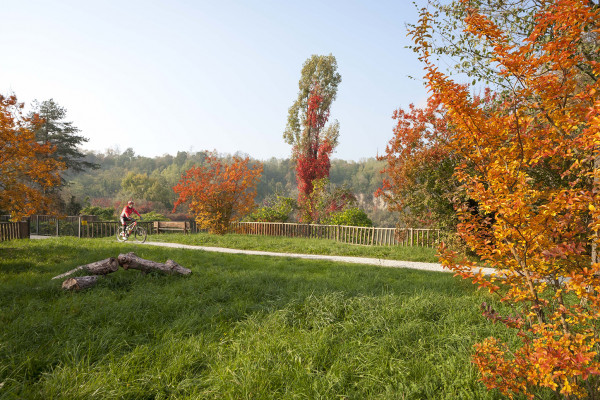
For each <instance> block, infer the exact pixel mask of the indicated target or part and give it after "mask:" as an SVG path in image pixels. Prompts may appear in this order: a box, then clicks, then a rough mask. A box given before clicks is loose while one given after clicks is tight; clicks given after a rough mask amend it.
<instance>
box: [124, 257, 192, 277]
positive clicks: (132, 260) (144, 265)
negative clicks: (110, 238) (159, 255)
mask: <svg viewBox="0 0 600 400" xmlns="http://www.w3.org/2000/svg"><path fill="white" fill-rule="evenodd" d="M118 260H119V265H121V266H122V267H123V269H130V268H131V269H137V270H140V271H142V272H144V273H148V272H151V271H160V272H164V273H167V274H180V275H189V274H191V273H192V271H191V270H190V269H187V268H184V267H182V266H181V265H179V264H177V263H176V262H175V261H173V260H167V262H166V263H164V264H163V263H158V262H155V261H151V260H145V259H143V258H140V257H138V256H136V255H135V254H134V253H127V254H119V257H118Z"/></svg>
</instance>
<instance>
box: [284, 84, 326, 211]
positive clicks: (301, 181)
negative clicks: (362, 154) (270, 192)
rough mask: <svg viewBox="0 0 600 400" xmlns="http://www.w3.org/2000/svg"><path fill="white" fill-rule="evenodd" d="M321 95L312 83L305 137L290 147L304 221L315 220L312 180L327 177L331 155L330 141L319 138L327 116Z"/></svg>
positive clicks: (315, 207)
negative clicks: (292, 153) (294, 163)
mask: <svg viewBox="0 0 600 400" xmlns="http://www.w3.org/2000/svg"><path fill="white" fill-rule="evenodd" d="M322 102H323V97H322V96H321V95H320V93H319V86H318V85H315V86H314V87H313V89H312V90H311V92H310V95H309V98H308V110H307V112H306V121H305V133H304V135H305V137H304V140H303V141H302V142H301V143H299V144H298V145H296V146H295V147H294V149H293V152H294V158H295V160H296V180H297V182H298V205H299V207H300V210H301V212H302V215H301V220H302V221H304V222H313V221H315V222H316V221H318V217H317V215H316V212H317V211H316V210H317V206H316V204H315V199H314V196H311V194H312V193H313V190H314V182H316V181H318V180H321V179H323V178H327V177H329V168H330V167H331V162H330V158H329V157H330V155H331V153H332V151H333V144H332V142H331V141H330V140H327V138H323V137H321V132H322V130H323V127H324V126H325V124H326V123H327V120H328V119H329V109H323V108H322V107H321V104H322Z"/></svg>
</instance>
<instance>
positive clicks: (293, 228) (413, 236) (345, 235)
mask: <svg viewBox="0 0 600 400" xmlns="http://www.w3.org/2000/svg"><path fill="white" fill-rule="evenodd" d="M231 232H234V233H240V234H245V235H265V236H286V237H305V238H321V239H332V240H336V241H338V242H342V243H348V244H357V245H367V246H423V247H435V246H437V245H438V244H439V242H440V230H439V229H415V228H375V227H362V226H344V225H312V224H293V223H282V222H235V223H233V224H232V225H231Z"/></svg>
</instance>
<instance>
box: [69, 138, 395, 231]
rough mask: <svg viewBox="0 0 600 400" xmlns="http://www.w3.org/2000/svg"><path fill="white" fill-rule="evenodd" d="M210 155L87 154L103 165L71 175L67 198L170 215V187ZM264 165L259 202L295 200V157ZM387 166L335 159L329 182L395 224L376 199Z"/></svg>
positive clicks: (379, 221)
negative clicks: (129, 204)
mask: <svg viewBox="0 0 600 400" xmlns="http://www.w3.org/2000/svg"><path fill="white" fill-rule="evenodd" d="M206 155H207V153H206V152H183V151H181V152H178V153H177V155H176V156H171V155H164V156H160V157H154V158H149V157H143V156H138V155H136V154H135V152H134V151H133V150H132V149H127V150H125V151H124V152H122V153H121V152H118V151H114V150H108V151H107V152H104V153H96V152H88V153H87V155H86V161H89V162H93V163H96V164H99V165H100V168H99V169H98V170H93V171H86V172H82V173H77V174H71V175H69V176H67V180H68V182H69V186H68V188H67V189H66V190H65V193H64V197H65V200H66V201H69V200H71V201H74V202H79V203H81V204H85V203H89V204H91V205H100V206H103V207H114V208H115V209H117V208H118V207H119V206H122V205H124V203H125V202H126V200H127V199H129V198H133V199H135V200H136V202H137V204H138V206H139V207H140V208H142V209H143V210H144V211H146V210H147V211H149V210H155V211H157V212H161V213H165V214H169V213H170V211H171V210H172V208H173V203H174V201H175V199H176V196H175V194H174V192H173V190H172V189H171V188H172V187H173V186H174V185H175V184H176V183H177V182H178V181H179V179H180V177H181V175H182V173H184V172H185V171H187V170H188V169H190V168H191V167H192V166H193V165H202V163H203V162H204V160H205V158H206ZM222 156H223V157H230V156H229V155H222ZM262 163H263V167H264V170H263V175H262V179H261V181H260V183H259V184H258V186H257V198H256V202H257V203H258V204H260V203H261V202H262V201H263V200H264V199H265V198H266V197H267V196H269V195H272V194H274V193H279V194H281V195H284V196H287V197H294V198H295V197H296V195H297V192H296V178H295V173H294V169H293V165H292V164H291V162H290V160H289V159H277V158H271V159H270V160H266V161H262ZM382 167H383V162H382V161H377V160H376V159H373V158H369V159H364V160H361V161H359V162H354V161H344V160H333V161H332V163H331V171H330V180H331V183H332V184H334V185H338V186H341V185H346V186H348V187H349V188H350V189H351V190H352V191H353V192H354V193H355V194H356V196H357V198H358V199H359V202H360V206H361V208H363V209H364V210H365V211H366V212H367V213H368V214H369V216H370V217H371V219H372V220H373V222H374V223H375V225H376V226H394V224H395V219H394V217H393V215H392V214H391V213H389V212H388V211H386V210H385V209H384V205H383V203H382V202H381V201H380V199H376V198H374V197H373V193H374V192H375V191H376V190H377V188H379V187H380V186H381V179H382V178H381V174H380V173H379V171H380V170H381V169H382Z"/></svg>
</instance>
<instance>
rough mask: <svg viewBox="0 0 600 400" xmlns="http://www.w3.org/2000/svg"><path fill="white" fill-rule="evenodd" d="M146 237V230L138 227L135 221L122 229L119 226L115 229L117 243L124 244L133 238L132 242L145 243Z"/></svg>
mask: <svg viewBox="0 0 600 400" xmlns="http://www.w3.org/2000/svg"><path fill="white" fill-rule="evenodd" d="M146 235H147V232H146V229H144V228H142V227H141V226H139V225H138V221H137V220H133V222H131V223H130V224H129V225H127V226H125V227H124V228H123V227H122V226H121V227H119V229H117V240H118V241H119V242H126V241H128V240H129V239H130V238H132V237H133V240H135V241H136V242H138V243H144V242H145V241H146Z"/></svg>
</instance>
